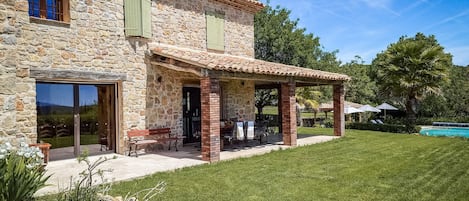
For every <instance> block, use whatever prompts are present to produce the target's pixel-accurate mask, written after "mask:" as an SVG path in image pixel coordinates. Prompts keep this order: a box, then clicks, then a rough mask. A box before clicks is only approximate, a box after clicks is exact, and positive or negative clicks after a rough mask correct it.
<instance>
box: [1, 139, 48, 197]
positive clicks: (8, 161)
mask: <svg viewBox="0 0 469 201" xmlns="http://www.w3.org/2000/svg"><path fill="white" fill-rule="evenodd" d="M43 158H44V155H43V154H42V152H41V151H40V150H39V148H37V147H29V146H28V145H27V144H26V143H24V142H21V143H20V146H19V148H15V147H13V146H12V145H11V144H10V143H8V142H7V143H2V144H0V200H12V201H13V200H18V201H19V200H34V197H33V196H34V193H36V192H37V191H38V190H39V189H40V188H42V187H44V186H46V185H45V183H46V181H47V179H49V177H50V176H45V175H44V174H45V172H44V171H43V168H42V162H43Z"/></svg>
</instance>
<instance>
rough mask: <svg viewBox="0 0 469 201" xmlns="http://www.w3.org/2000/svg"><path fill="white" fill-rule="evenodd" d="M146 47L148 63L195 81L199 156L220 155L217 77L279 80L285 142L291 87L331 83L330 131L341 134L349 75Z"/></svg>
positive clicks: (292, 115)
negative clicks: (197, 86)
mask: <svg viewBox="0 0 469 201" xmlns="http://www.w3.org/2000/svg"><path fill="white" fill-rule="evenodd" d="M150 50H151V51H150V53H151V54H150V55H149V58H150V62H151V64H152V65H154V66H161V67H163V68H167V69H170V70H173V71H179V72H185V73H190V74H191V75H193V76H194V77H196V78H197V80H198V82H200V91H201V152H202V153H201V154H202V160H205V161H210V162H213V161H218V160H220V143H222V141H221V140H220V119H221V116H220V114H221V106H220V105H221V104H220V102H221V100H220V99H221V97H222V94H221V89H220V88H221V87H220V83H221V82H223V81H225V80H241V83H244V81H246V82H254V84H255V85H272V86H275V85H276V86H280V87H279V88H280V90H279V92H280V95H279V103H280V104H279V105H280V106H279V107H280V114H281V127H282V136H283V144H284V145H287V146H296V145H297V127H296V106H295V104H296V98H295V89H296V87H303V86H318V85H332V86H333V108H334V109H333V110H334V134H335V135H336V136H343V135H344V134H345V123H344V122H345V121H344V93H345V92H344V82H346V81H348V80H349V79H350V78H349V77H348V76H346V75H342V74H337V73H330V72H324V71H318V70H312V69H308V68H301V67H296V66H289V65H284V64H279V63H272V62H266V61H263V60H257V59H253V58H246V57H238V56H232V55H228V54H220V53H212V52H206V51H197V50H193V49H186V48H180V47H174V46H168V45H161V44H150ZM239 95H241V94H239ZM252 100H254V97H252Z"/></svg>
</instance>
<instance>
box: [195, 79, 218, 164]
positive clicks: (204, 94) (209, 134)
mask: <svg viewBox="0 0 469 201" xmlns="http://www.w3.org/2000/svg"><path fill="white" fill-rule="evenodd" d="M200 96H201V97H200V102H201V104H202V105H201V110H202V111H201V112H202V138H201V140H202V147H201V150H202V160H204V161H210V162H215V161H219V160H220V83H219V80H218V79H213V78H212V79H211V78H209V77H203V78H202V79H201V80H200Z"/></svg>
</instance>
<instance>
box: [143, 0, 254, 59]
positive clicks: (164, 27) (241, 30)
mask: <svg viewBox="0 0 469 201" xmlns="http://www.w3.org/2000/svg"><path fill="white" fill-rule="evenodd" d="M207 10H208V11H217V12H223V13H225V53H226V54H232V55H237V56H245V57H252V58H253V57H254V15H253V14H251V13H248V12H246V11H242V10H240V9H237V8H234V7H232V6H227V5H225V4H221V3H218V2H214V1H210V0H191V1H186V0H154V1H153V10H152V15H153V18H152V30H153V32H152V34H153V41H154V42H160V43H164V44H170V45H175V46H180V47H188V48H191V49H197V50H202V51H206V50H207V45H206V35H207V33H206V19H205V11H207ZM174 13H178V15H175V14H174Z"/></svg>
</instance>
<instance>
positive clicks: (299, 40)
mask: <svg viewBox="0 0 469 201" xmlns="http://www.w3.org/2000/svg"><path fill="white" fill-rule="evenodd" d="M267 4H268V3H267ZM298 21H299V19H296V20H291V19H290V11H289V10H287V9H285V8H280V7H279V6H277V7H276V8H275V9H274V8H272V7H270V6H269V5H267V6H266V7H265V8H264V9H263V10H262V11H260V12H258V13H257V14H256V16H255V17H254V35H255V44H254V47H255V57H256V59H261V60H265V61H270V62H277V63H282V64H287V65H293V66H301V67H306V68H311V69H319V70H331V69H335V68H337V66H339V65H340V62H339V61H338V60H337V58H336V53H337V52H336V51H333V52H327V51H324V50H323V49H322V46H321V45H320V43H319V38H318V37H315V36H314V35H313V34H311V33H306V30H305V29H304V28H299V27H298ZM311 89H312V88H311ZM320 90H322V91H325V92H329V91H330V90H329V89H328V88H321V89H320ZM269 93H270V92H269V91H265V90H264V89H260V90H256V96H257V97H262V96H263V97H267V98H274V99H277V97H276V96H266V94H269ZM323 94H325V95H327V94H328V93H324V92H323ZM330 96H331V95H330ZM271 101H272V100H268V99H267V100H265V99H260V98H256V105H259V106H262V105H266V103H269V102H271ZM258 109H259V107H258ZM259 111H262V109H261V110H259Z"/></svg>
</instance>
